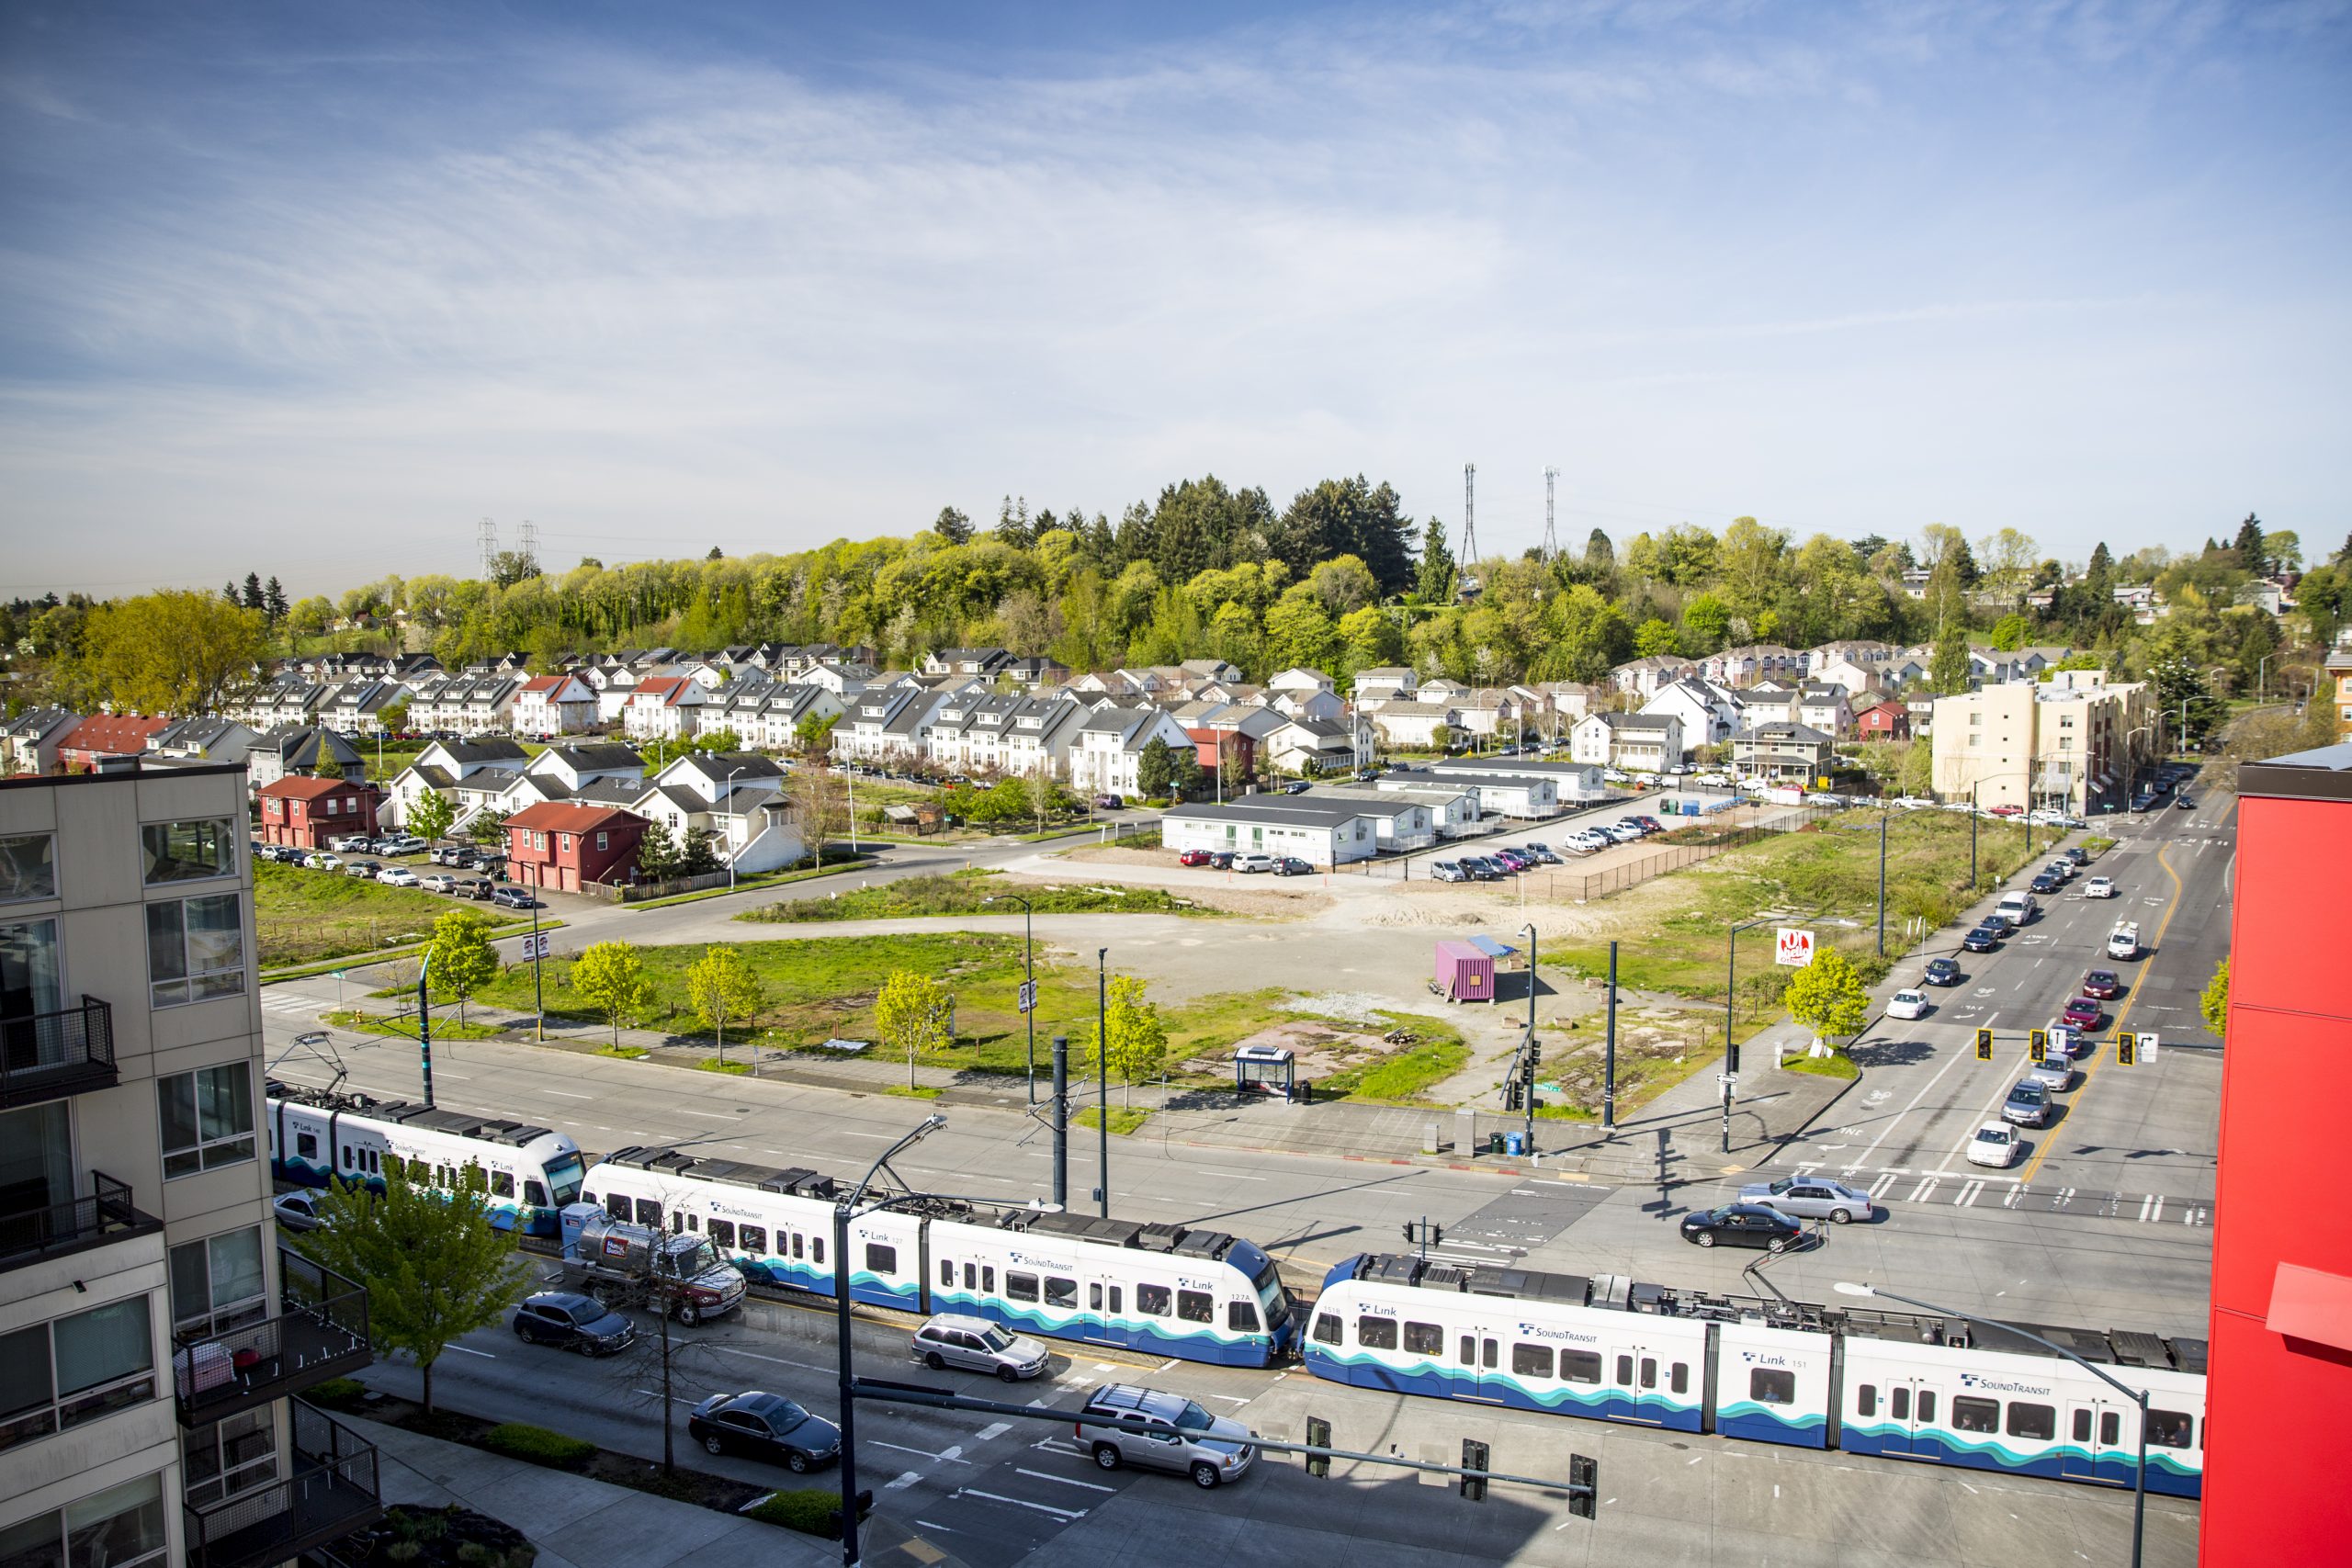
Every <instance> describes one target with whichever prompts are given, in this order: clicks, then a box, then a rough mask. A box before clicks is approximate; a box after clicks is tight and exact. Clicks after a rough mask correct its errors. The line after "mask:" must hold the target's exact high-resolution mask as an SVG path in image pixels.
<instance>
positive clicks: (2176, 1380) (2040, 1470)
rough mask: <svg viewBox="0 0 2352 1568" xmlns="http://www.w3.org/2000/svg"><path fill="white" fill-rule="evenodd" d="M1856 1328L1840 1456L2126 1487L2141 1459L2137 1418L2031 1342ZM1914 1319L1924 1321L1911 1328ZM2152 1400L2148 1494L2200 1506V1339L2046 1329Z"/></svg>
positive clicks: (1849, 1345) (1849, 1341)
mask: <svg viewBox="0 0 2352 1568" xmlns="http://www.w3.org/2000/svg"><path fill="white" fill-rule="evenodd" d="M1891 1321H1892V1323H1893V1325H1894V1326H1893V1327H1892V1329H1891V1330H1889V1331H1886V1332H1884V1333H1883V1337H1881V1334H1879V1333H1874V1332H1860V1331H1858V1329H1857V1328H1856V1327H1855V1326H1852V1325H1849V1327H1848V1329H1847V1331H1846V1332H1845V1333H1844V1334H1843V1335H1842V1336H1841V1341H1842V1345H1843V1348H1844V1368H1843V1387H1842V1391H1841V1393H1840V1404H1839V1410H1838V1427H1839V1439H1838V1446H1839V1447H1841V1448H1843V1449H1844V1450H1847V1451H1848V1452H1849V1453H1862V1454H1884V1455H1888V1456H1890V1457H1893V1458H1898V1459H1909V1460H1920V1461H1928V1462H1931V1463H1938V1464H1958V1465H1967V1466H1970V1467H1973V1468H1975V1469H1979V1470H1993V1471H2000V1472H2005V1473H2007V1474H2011V1475H2039V1476H2046V1477H2048V1478H2050V1479H2052V1480H2056V1481H2079V1482H2086V1483H2101V1484H2106V1485H2110V1486H2129V1485H2131V1481H2132V1472H2133V1470H2134V1468H2135V1467H2136V1466H2137V1464H2138V1462H2139V1449H2140V1409H2139V1404H2138V1403H2137V1402H2136V1401H2134V1400H2131V1399H2128V1398H2126V1397H2124V1395H2123V1394H2122V1393H2120V1392H2119V1391H2117V1390H2116V1389H2113V1388H2110V1387H2109V1385H2108V1384H2106V1383H2105V1382H2101V1381H2100V1380H2099V1379H2098V1378H2097V1377H2095V1376H2093V1375H2092V1374H2091V1373H2089V1372H2087V1371H2084V1370H2083V1369H2082V1368H2080V1367H2078V1366H2076V1365H2075V1364H2074V1363H2073V1362H2071V1361H2068V1360H2065V1359H2062V1358H2060V1357H2057V1356H2053V1355H2051V1354H2050V1353H2049V1352H2048V1351H2046V1350H2042V1349H2041V1348H2040V1347H2037V1346H2033V1345H2032V1344H2031V1342H2030V1341H2024V1340H2011V1339H2009V1338H2007V1337H2004V1336H2000V1335H1999V1334H1998V1333H1997V1332H1996V1331H1988V1330H1981V1329H1980V1330H1976V1331H1974V1333H1973V1337H1971V1338H1969V1339H1967V1340H1966V1341H1965V1342H1963V1343H1957V1344H1955V1343H1928V1342H1922V1337H1921V1336H1918V1335H1917V1334H1905V1333H1903V1332H1902V1331H1901V1324H1902V1320H1900V1319H1895V1320H1891ZM1915 1321H1917V1320H1915ZM2035 1332H2036V1333H2039V1334H2041V1336H2042V1337H2045V1338H2052V1339H2061V1340H2063V1341H2064V1342H2066V1343H2067V1344H2068V1346H2069V1348H2072V1349H2073V1350H2075V1353H2076V1354H2078V1355H2082V1356H2084V1357H2086V1359H2089V1360H2092V1361H2093V1362H2095V1363H2098V1364H2102V1365H2109V1366H2112V1367H2113V1368H2114V1373H2113V1375H2114V1376H2115V1377H2116V1379H2117V1380H2118V1381H2119V1382H2122V1383H2123V1384H2124V1385H2125V1386H2127V1387H2132V1388H2144V1389H2146V1390H2147V1391H2148V1472H2147V1487H2148V1490H2149V1491H2151V1492H2164V1493H2169V1494H2171V1495H2174V1496H2178V1497H2194V1496H2197V1495H2199V1492H2200V1491H2201V1490H2202V1487H2203V1481H2204V1472H2205V1448H2204V1440H2205V1376H2204V1352H2205V1347H2204V1343H2203V1341H2201V1340H2195V1339H2174V1340H2169V1341H2167V1340H2165V1339H2161V1338H2159V1337H2156V1336H2154V1335H2150V1334H2131V1333H2121V1332H2111V1333H2106V1334H2100V1333H2096V1332H2091V1331H2086V1330H2080V1329H2064V1328H2038V1329H2036V1330H2035Z"/></svg>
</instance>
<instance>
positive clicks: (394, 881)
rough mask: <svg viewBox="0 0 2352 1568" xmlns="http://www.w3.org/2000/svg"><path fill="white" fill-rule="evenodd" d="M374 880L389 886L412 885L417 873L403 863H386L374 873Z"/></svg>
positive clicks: (415, 881)
mask: <svg viewBox="0 0 2352 1568" xmlns="http://www.w3.org/2000/svg"><path fill="white" fill-rule="evenodd" d="M376 880H377V881H379V882H381V883H383V884H385V885H386V886H391V887H414V886H416V885H417V874H416V873H414V872H413V871H411V870H409V868H408V867H406V866H404V865H388V866H386V867H385V868H384V869H383V870H381V871H379V872H378V873H377V874H376Z"/></svg>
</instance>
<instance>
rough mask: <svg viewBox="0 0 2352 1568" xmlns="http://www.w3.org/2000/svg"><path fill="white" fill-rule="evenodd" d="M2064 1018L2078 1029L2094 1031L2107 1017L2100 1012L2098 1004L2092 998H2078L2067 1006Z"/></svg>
mask: <svg viewBox="0 0 2352 1568" xmlns="http://www.w3.org/2000/svg"><path fill="white" fill-rule="evenodd" d="M2105 1016H2106V1015H2105V1014H2104V1013H2103V1012H2101V1011H2100V1010H2099V1005H2098V1002H2097V1001H2095V1000H2093V999H2092V998H2089V997H2076V998H2075V999H2074V1000H2073V1001H2070V1002H2068V1003H2067V1004H2066V1007H2065V1011H2064V1018H2065V1020H2066V1021H2067V1022H2068V1023H2071V1024H2073V1025H2074V1026H2075V1028H2076V1029H2082V1030H2092V1029H2097V1028H2098V1026H2099V1023H2100V1021H2102V1020H2103V1019H2104V1018H2105Z"/></svg>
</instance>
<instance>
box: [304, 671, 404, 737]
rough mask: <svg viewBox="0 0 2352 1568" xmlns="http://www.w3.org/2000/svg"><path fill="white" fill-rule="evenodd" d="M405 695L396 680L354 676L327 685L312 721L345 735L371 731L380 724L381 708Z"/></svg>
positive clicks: (376, 728)
mask: <svg viewBox="0 0 2352 1568" xmlns="http://www.w3.org/2000/svg"><path fill="white" fill-rule="evenodd" d="M407 695H408V688H407V687H406V686H404V685H402V684H401V682H398V681H391V680H385V679H382V678H379V677H377V676H369V675H362V676H355V677H353V678H352V679H351V680H348V681H343V682H337V683H336V684H334V685H333V686H330V687H328V688H327V694H326V695H325V696H324V697H323V698H322V699H321V701H320V703H319V705H318V707H317V709H316V710H315V722H317V723H319V724H322V725H324V726H326V727H327V728H329V729H338V730H341V731H342V732H343V733H344V734H345V735H373V734H375V733H376V731H378V730H379V729H381V728H384V723H383V719H382V716H381V715H382V714H383V711H384V709H385V708H387V707H389V706H390V705H392V704H394V703H396V702H398V701H400V700H401V698H403V697H405V696H407Z"/></svg>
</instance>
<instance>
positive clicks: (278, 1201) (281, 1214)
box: [269, 1189, 320, 1232]
mask: <svg viewBox="0 0 2352 1568" xmlns="http://www.w3.org/2000/svg"><path fill="white" fill-rule="evenodd" d="M269 1207H270V1211H271V1213H275V1214H276V1215H277V1223H278V1224H281V1225H284V1226H285V1227H286V1228H287V1229H288V1230H289V1231H297V1232H300V1231H314V1230H316V1229H318V1228H319V1224H320V1221H319V1197H318V1194H317V1193H315V1192H311V1191H310V1190H307V1189H306V1190H300V1191H294V1192H280V1193H279V1194H278V1195H277V1197H275V1198H273V1199H271V1200H270V1201H269Z"/></svg>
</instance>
